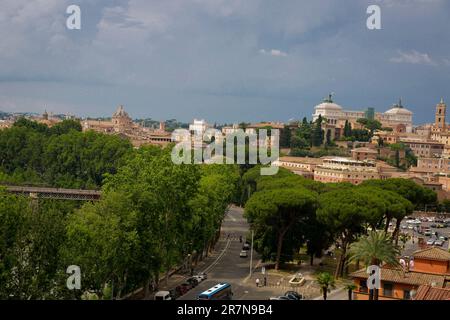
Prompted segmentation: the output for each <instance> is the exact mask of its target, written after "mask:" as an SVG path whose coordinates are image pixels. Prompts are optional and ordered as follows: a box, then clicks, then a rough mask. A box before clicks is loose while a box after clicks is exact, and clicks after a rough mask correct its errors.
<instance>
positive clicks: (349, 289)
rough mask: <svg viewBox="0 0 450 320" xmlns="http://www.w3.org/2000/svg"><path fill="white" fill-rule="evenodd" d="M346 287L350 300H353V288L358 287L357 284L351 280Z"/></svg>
mask: <svg viewBox="0 0 450 320" xmlns="http://www.w3.org/2000/svg"><path fill="white" fill-rule="evenodd" d="M344 288H345V289H346V290H347V292H348V300H352V295H353V290H355V289H356V285H355V284H354V283H353V282H351V283H348V284H347V285H345V287H344Z"/></svg>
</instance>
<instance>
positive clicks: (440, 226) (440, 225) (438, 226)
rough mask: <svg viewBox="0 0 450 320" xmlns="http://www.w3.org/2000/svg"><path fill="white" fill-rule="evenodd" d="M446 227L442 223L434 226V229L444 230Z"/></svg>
mask: <svg viewBox="0 0 450 320" xmlns="http://www.w3.org/2000/svg"><path fill="white" fill-rule="evenodd" d="M445 227H446V226H445V224H443V223H438V224H437V226H436V228H441V229H442V228H445Z"/></svg>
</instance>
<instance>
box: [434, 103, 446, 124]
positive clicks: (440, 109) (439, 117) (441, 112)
mask: <svg viewBox="0 0 450 320" xmlns="http://www.w3.org/2000/svg"><path fill="white" fill-rule="evenodd" d="M446 109H447V105H446V104H445V103H444V99H441V102H440V103H438V104H437V105H436V116H435V122H434V126H435V127H436V129H440V130H445V129H446V125H445V113H446Z"/></svg>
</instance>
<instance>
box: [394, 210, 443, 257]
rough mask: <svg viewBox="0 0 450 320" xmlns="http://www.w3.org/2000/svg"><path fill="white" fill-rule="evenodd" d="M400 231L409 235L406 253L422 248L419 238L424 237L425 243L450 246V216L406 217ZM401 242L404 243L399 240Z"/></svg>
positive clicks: (427, 244) (409, 253)
mask: <svg viewBox="0 0 450 320" xmlns="http://www.w3.org/2000/svg"><path fill="white" fill-rule="evenodd" d="M400 228H401V229H400V233H406V234H408V235H409V240H408V241H407V243H406V244H405V250H404V254H405V255H411V254H412V253H413V252H414V251H416V250H418V249H420V246H419V238H422V239H423V241H424V245H426V246H436V247H442V248H443V249H448V248H449V237H450V218H443V217H439V216H434V217H423V216H422V217H421V216H416V217H414V218H412V217H410V218H409V219H404V221H403V222H402V224H401V227H400ZM399 244H402V243H401V241H399Z"/></svg>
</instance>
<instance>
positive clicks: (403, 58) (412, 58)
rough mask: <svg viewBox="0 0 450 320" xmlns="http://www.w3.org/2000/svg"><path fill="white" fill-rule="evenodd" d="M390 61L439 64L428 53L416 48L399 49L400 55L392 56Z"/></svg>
mask: <svg viewBox="0 0 450 320" xmlns="http://www.w3.org/2000/svg"><path fill="white" fill-rule="evenodd" d="M390 61H391V62H394V63H409V64H425V65H431V66H435V65H437V63H436V62H435V61H434V60H433V59H432V58H431V57H430V56H429V55H428V53H420V52H418V51H416V50H412V51H411V52H403V51H398V56H397V57H393V58H391V59H390Z"/></svg>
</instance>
